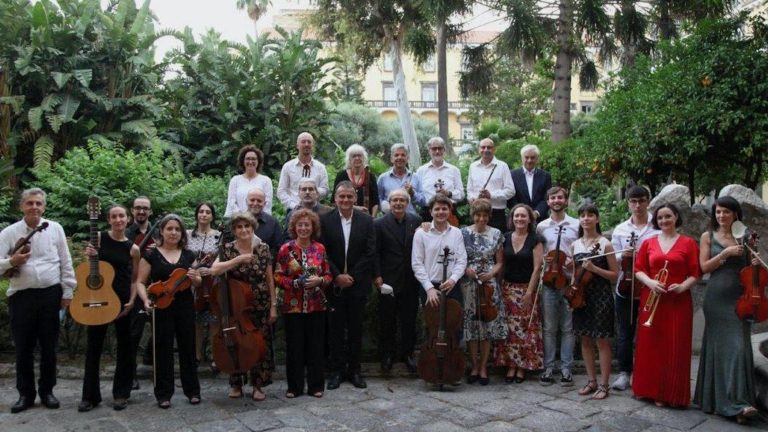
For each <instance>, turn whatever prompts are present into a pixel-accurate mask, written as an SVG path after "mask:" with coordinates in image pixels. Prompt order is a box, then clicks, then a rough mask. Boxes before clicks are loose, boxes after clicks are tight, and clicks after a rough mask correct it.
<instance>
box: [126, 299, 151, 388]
mask: <svg viewBox="0 0 768 432" xmlns="http://www.w3.org/2000/svg"><path fill="white" fill-rule="evenodd" d="M137 302H138V303H141V302H140V301H139V300H138V297H137ZM128 315H129V316H130V325H131V330H130V334H131V352H132V353H133V355H134V357H135V356H136V354H137V353H138V352H139V344H140V343H141V337H142V335H144V327H146V325H147V323H149V322H150V321H151V318H150V315H149V314H148V313H146V312H145V311H144V308H143V306H140V305H139V304H137V305H136V306H135V307H134V308H133V309H132V310H131V313H130V314H128ZM151 346H152V344H151V343H150V344H149V347H151ZM147 349H151V348H147ZM145 351H146V350H145ZM149 354H150V357H151V356H152V352H151V351H150V352H149ZM133 372H134V377H135V374H136V359H135V358H134V361H133Z"/></svg>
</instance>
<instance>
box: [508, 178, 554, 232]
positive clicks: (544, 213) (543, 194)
mask: <svg viewBox="0 0 768 432" xmlns="http://www.w3.org/2000/svg"><path fill="white" fill-rule="evenodd" d="M511 173H512V183H514V184H515V196H514V197H512V198H511V199H510V200H509V201H507V207H509V208H512V207H514V206H515V205H517V204H520V203H522V204H528V205H529V206H531V208H533V209H534V210H536V211H537V212H539V219H538V221H537V222H541V221H543V220H544V219H546V218H548V217H549V206H548V205H547V191H548V190H549V188H551V187H552V176H550V175H549V173H548V172H546V171H544V170H543V169H539V168H536V169H535V170H534V171H533V188H532V189H533V196H529V195H528V183H526V182H525V170H524V169H523V168H522V167H521V168H515V169H513V170H511Z"/></svg>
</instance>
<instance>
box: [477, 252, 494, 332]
mask: <svg viewBox="0 0 768 432" xmlns="http://www.w3.org/2000/svg"><path fill="white" fill-rule="evenodd" d="M483 267H485V260H484V259H483V260H481V262H480V268H483ZM497 316H499V310H498V309H497V308H496V305H495V304H493V285H492V284H491V283H490V282H482V281H481V280H480V278H477V287H476V288H475V319H477V320H480V321H482V322H489V321H493V320H495V319H496V317H497Z"/></svg>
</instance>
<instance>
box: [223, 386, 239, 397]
mask: <svg viewBox="0 0 768 432" xmlns="http://www.w3.org/2000/svg"><path fill="white" fill-rule="evenodd" d="M227 396H229V397H230V398H232V399H237V398H241V397H243V388H242V387H240V386H232V387H230V388H229V394H228V395H227Z"/></svg>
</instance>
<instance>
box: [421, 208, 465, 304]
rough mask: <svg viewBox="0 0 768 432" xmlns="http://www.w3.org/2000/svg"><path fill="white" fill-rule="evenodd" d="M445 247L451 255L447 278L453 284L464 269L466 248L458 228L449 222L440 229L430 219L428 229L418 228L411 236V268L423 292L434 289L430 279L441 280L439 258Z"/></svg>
mask: <svg viewBox="0 0 768 432" xmlns="http://www.w3.org/2000/svg"><path fill="white" fill-rule="evenodd" d="M446 246H448V248H450V251H451V253H452V254H453V255H450V256H449V257H448V279H451V280H452V281H453V282H454V283H456V282H458V280H459V279H460V278H461V277H462V276H463V275H464V270H466V268H467V251H466V249H465V248H464V236H462V235H461V230H460V229H458V228H456V227H453V226H450V225H449V226H448V229H447V230H445V231H443V232H440V231H438V230H436V229H435V225H434V222H433V223H431V224H430V225H429V231H424V230H423V229H421V228H419V229H417V230H416V233H415V234H414V236H413V251H412V252H411V267H412V268H413V274H414V275H415V276H416V280H418V281H419V283H420V284H421V286H422V287H423V288H424V291H428V290H429V289H430V288H434V286H433V285H432V281H436V282H437V281H441V280H442V279H443V265H442V262H441V261H442V255H443V248H445V247H446ZM454 289H455V288H454Z"/></svg>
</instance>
